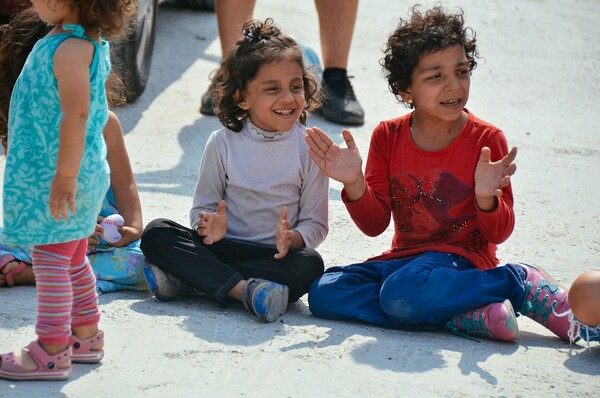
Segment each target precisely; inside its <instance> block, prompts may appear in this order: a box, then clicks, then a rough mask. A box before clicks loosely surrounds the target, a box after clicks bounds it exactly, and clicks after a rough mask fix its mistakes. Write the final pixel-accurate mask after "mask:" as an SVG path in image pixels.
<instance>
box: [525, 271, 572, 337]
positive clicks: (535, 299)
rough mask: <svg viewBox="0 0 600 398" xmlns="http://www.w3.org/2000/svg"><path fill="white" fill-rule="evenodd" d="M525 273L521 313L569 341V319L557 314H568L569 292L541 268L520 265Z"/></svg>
mask: <svg viewBox="0 0 600 398" xmlns="http://www.w3.org/2000/svg"><path fill="white" fill-rule="evenodd" d="M518 265H520V266H521V267H522V268H523V270H524V271H525V274H526V278H525V298H524V299H523V303H522V304H521V306H520V307H519V310H518V311H519V312H520V313H521V314H522V315H525V316H527V317H529V318H531V319H533V320H534V321H536V322H538V323H539V324H541V325H543V326H545V327H546V328H548V329H549V330H550V331H551V332H552V333H554V334H556V335H557V336H558V337H560V338H561V339H563V340H565V341H569V329H570V322H569V319H568V317H566V316H563V317H559V316H557V314H563V313H566V312H568V311H569V310H570V309H571V307H570V306H569V300H568V297H567V296H568V291H567V289H565V288H563V287H562V286H560V285H559V284H558V283H557V282H556V281H555V280H554V279H552V277H551V276H550V275H548V274H547V273H546V272H544V270H542V269H541V268H540V267H533V266H531V265H528V264H523V263H519V264H518Z"/></svg>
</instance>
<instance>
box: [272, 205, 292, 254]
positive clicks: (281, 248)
mask: <svg viewBox="0 0 600 398" xmlns="http://www.w3.org/2000/svg"><path fill="white" fill-rule="evenodd" d="M290 228H292V223H291V222H290V221H289V220H288V219H287V207H285V206H284V207H282V208H281V215H280V216H279V221H278V222H277V227H276V228H275V246H276V247H277V254H275V258H276V259H281V258H284V257H285V256H286V254H287V253H288V251H289V250H290V247H291V246H292V238H293V237H294V231H292V230H291V229H290Z"/></svg>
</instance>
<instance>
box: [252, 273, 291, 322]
mask: <svg viewBox="0 0 600 398" xmlns="http://www.w3.org/2000/svg"><path fill="white" fill-rule="evenodd" d="M288 294H289V288H288V287H287V286H285V285H281V284H279V283H275V282H271V281H267V280H264V279H254V278H251V279H248V281H247V282H246V286H244V289H243V290H242V303H243V304H244V307H245V308H246V309H247V310H248V311H250V312H252V313H253V314H255V315H256V316H257V317H259V318H260V319H262V320H264V321H266V322H273V321H275V320H276V319H277V318H279V317H280V316H281V315H283V314H284V313H285V311H286V310H287V305H288Z"/></svg>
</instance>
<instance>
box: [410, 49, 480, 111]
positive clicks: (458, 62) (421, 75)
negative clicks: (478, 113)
mask: <svg viewBox="0 0 600 398" xmlns="http://www.w3.org/2000/svg"><path fill="white" fill-rule="evenodd" d="M470 84H471V75H470V71H469V61H468V60H467V57H466V55H465V50H464V49H463V47H462V46H460V45H454V46H451V47H447V48H445V49H442V50H439V51H436V52H433V53H429V54H425V55H423V56H422V57H421V59H420V60H419V63H418V64H417V66H416V67H415V69H414V71H413V73H412V78H411V84H410V86H409V87H408V89H407V90H406V92H404V93H402V98H403V100H404V101H406V102H409V103H411V102H412V105H413V106H414V108H415V114H418V115H419V117H422V118H427V119H430V120H437V121H439V122H453V121H456V120H457V119H458V118H460V117H461V115H462V111H463V108H464V107H465V105H466V104H467V100H468V99H469V87H470Z"/></svg>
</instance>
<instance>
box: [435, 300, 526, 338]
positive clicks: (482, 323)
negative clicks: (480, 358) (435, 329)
mask: <svg viewBox="0 0 600 398" xmlns="http://www.w3.org/2000/svg"><path fill="white" fill-rule="evenodd" d="M446 327H447V328H449V329H450V330H452V331H453V332H455V333H458V334H467V335H472V336H480V337H489V338H491V339H494V340H500V341H513V340H516V339H518V338H519V326H518V325H517V317H516V316H515V311H514V310H513V306H512V304H511V303H510V301H509V300H504V301H503V302H502V303H492V304H488V305H486V306H484V307H480V308H477V309H475V310H471V311H467V312H466V313H464V314H458V315H455V316H453V317H452V318H451V319H450V320H449V321H448V323H446Z"/></svg>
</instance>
